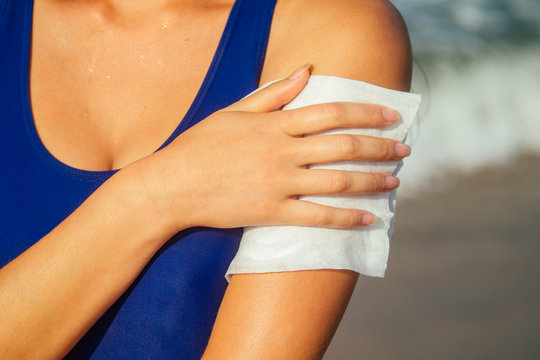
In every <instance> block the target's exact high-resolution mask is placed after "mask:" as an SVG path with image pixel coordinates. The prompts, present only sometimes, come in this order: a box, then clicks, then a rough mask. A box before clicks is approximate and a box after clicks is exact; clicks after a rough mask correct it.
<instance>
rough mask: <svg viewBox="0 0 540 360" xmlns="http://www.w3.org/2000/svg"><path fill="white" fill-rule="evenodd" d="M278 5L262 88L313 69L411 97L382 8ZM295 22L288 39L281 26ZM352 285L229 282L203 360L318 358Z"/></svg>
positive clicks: (302, 276)
mask: <svg viewBox="0 0 540 360" xmlns="http://www.w3.org/2000/svg"><path fill="white" fill-rule="evenodd" d="M336 5H337V6H336ZM277 6H282V8H281V9H279V8H276V14H277V15H279V16H278V17H276V16H275V20H274V23H273V25H272V26H273V28H272V32H271V35H270V43H269V52H268V53H267V59H266V62H265V69H264V71H263V76H262V78H261V83H264V82H266V81H270V80H273V79H276V78H279V77H283V76H284V75H285V74H287V73H288V72H290V69H294V68H295V67H297V66H298V64H302V63H305V62H311V63H312V64H313V72H312V73H314V74H321V75H335V76H341V77H346V78H351V79H355V80H362V81H365V82H369V83H372V84H375V85H378V86H382V87H387V88H391V89H395V90H403V91H408V90H409V86H410V79H411V49H410V44H409V38H408V35H407V32H406V28H405V25H404V23H403V21H402V19H401V17H400V15H399V13H397V11H396V10H395V8H394V7H393V6H392V5H391V4H389V3H388V2H386V1H379V0H366V1H356V0H341V1H339V2H336V1H333V0H300V1H291V2H287V3H286V4H284V5H280V2H279V1H278V5H277ZM285 8H287V10H285ZM278 10H283V12H278ZM284 11H288V12H287V13H286V14H285V15H283V14H284ZM289 16H291V18H290V20H288V19H287V18H288V17H289ZM293 18H294V19H295V22H294V23H295V32H294V35H291V34H290V27H288V26H287V25H286V23H287V21H292V19H293ZM287 32H289V34H288V35H287V36H286V33H287ZM273 39H274V40H273ZM276 42H279V43H280V44H279V46H274V47H273V48H271V47H270V46H272V44H276ZM283 54H287V56H286V57H283ZM273 56H275V57H276V58H279V59H280V60H279V61H273V60H272V57H273ZM357 278H358V274H357V273H355V272H352V271H348V270H310V271H293V272H282V273H266V274H236V275H233V277H232V279H231V282H230V284H229V287H228V289H227V292H226V294H225V297H224V299H223V302H222V304H221V307H220V310H219V314H218V317H217V320H216V323H215V326H214V329H213V332H212V336H211V339H210V342H209V344H208V347H207V350H206V352H205V357H204V359H283V360H286V359H319V358H321V357H322V355H323V354H324V351H325V350H326V347H327V346H328V344H329V342H330V340H331V338H332V336H333V334H334V332H335V330H336V328H337V325H338V324H339V321H340V319H341V317H342V315H343V312H344V311H345V308H346V306H347V303H348V301H349V298H350V296H351V294H352V291H353V289H354V286H355V283H356V280H357Z"/></svg>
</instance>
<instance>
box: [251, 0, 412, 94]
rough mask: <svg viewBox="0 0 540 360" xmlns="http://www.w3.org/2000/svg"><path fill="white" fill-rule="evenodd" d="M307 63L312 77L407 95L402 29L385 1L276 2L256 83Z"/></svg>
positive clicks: (406, 40)
mask: <svg viewBox="0 0 540 360" xmlns="http://www.w3.org/2000/svg"><path fill="white" fill-rule="evenodd" d="M306 62H311V63H312V64H313V65H314V67H313V73H314V74H326V75H336V76H343V77H348V78H352V79H357V80H363V81H366V82H370V83H374V84H376V85H379V86H383V87H390V88H396V89H399V90H408V86H409V83H410V73H411V66H412V56H411V47H410V42H409V37H408V33H407V28H406V26H405V23H404V21H403V19H402V17H401V15H400V14H399V12H398V10H397V9H396V8H395V7H394V6H393V5H392V4H391V3H390V2H389V1H386V0H362V1H359V0H287V1H278V2H277V5H276V9H275V13H274V19H273V23H272V29H271V32H270V39H269V44H268V52H267V58H266V62H265V69H264V71H263V77H262V79H261V80H262V81H261V83H263V82H265V80H273V79H275V78H276V77H279V75H280V74H281V76H285V75H286V74H287V73H288V72H290V69H294V68H296V67H298V66H299V65H300V64H302V63H306ZM272 75H273V76H274V77H272Z"/></svg>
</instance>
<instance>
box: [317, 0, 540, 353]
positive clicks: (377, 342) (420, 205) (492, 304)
mask: <svg viewBox="0 0 540 360" xmlns="http://www.w3.org/2000/svg"><path fill="white" fill-rule="evenodd" d="M393 3H394V4H395V5H396V7H397V8H398V9H399V10H400V11H401V12H402V14H403V16H404V18H405V21H406V22H407V25H408V27H409V31H410V33H411V41H412V44H413V49H414V53H415V58H416V64H415V69H414V75H413V91H414V92H417V93H421V94H422V95H423V106H422V108H421V110H420V114H419V117H418V119H417V126H416V127H415V128H414V129H413V130H412V132H411V134H410V136H409V139H408V141H409V143H410V144H412V148H413V153H412V155H411V157H410V158H408V159H407V160H406V161H405V165H404V167H403V169H402V170H401V172H400V174H399V177H400V179H401V186H400V189H399V191H398V204H397V217H396V227H395V233H394V236H393V238H392V245H391V251H390V259H389V263H388V270H387V273H386V278H385V279H377V278H369V277H365V276H361V277H360V279H359V281H358V284H357V287H356V290H355V293H354V295H353V297H352V299H351V302H350V304H349V307H348V309H347V312H346V313H345V316H344V318H343V321H342V323H341V325H340V327H339V329H338V331H337V333H336V335H335V336H334V339H333V341H332V343H331V345H330V347H329V349H328V351H327V354H326V356H325V359H326V360H345V359H353V360H356V359H371V360H387V359H388V360H390V359H405V360H408V359H490V360H491V359H540V280H539V278H540V191H539V189H538V187H539V186H540V0H394V1H393Z"/></svg>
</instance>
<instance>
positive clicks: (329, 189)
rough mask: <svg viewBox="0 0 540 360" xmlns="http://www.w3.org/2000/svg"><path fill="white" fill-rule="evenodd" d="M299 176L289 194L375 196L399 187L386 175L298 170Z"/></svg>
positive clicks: (397, 182)
mask: <svg viewBox="0 0 540 360" xmlns="http://www.w3.org/2000/svg"><path fill="white" fill-rule="evenodd" d="M300 171H301V172H302V175H301V176H297V177H296V178H295V183H294V184H291V187H293V188H291V192H292V193H298V194H302V195H314V194H317V195H318V194H333V195H335V194H343V195H350V194H376V193H382V192H387V191H391V190H393V189H395V188H396V187H398V186H399V180H398V179H397V178H396V177H394V176H392V175H391V174H387V173H369V172H359V171H341V170H326V169H308V170H300Z"/></svg>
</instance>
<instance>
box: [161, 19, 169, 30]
mask: <svg viewBox="0 0 540 360" xmlns="http://www.w3.org/2000/svg"><path fill="white" fill-rule="evenodd" d="M168 26H169V21H168V20H165V21H164V22H163V23H162V24H161V30H163V31H165V30H167V27H168Z"/></svg>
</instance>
